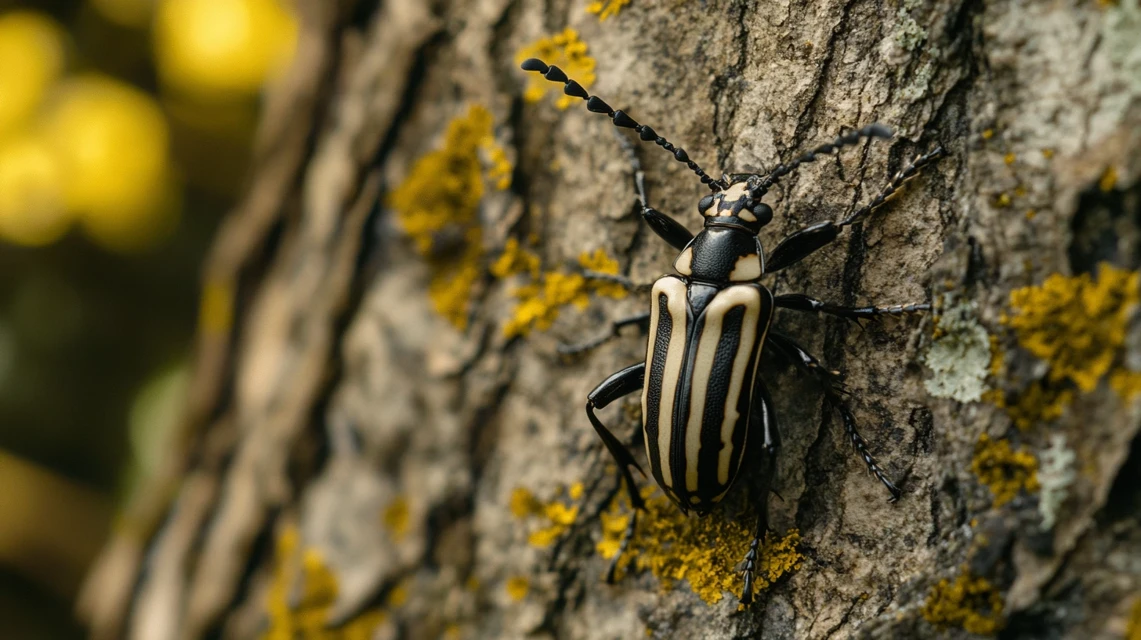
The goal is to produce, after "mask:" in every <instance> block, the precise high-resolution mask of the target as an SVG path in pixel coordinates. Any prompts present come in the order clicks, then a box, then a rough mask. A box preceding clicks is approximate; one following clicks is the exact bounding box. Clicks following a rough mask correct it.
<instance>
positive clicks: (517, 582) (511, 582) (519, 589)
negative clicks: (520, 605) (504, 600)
mask: <svg viewBox="0 0 1141 640" xmlns="http://www.w3.org/2000/svg"><path fill="white" fill-rule="evenodd" d="M503 588H504V590H505V591H507V597H509V598H511V600H512V601H513V602H522V601H523V598H526V597H527V592H528V591H530V590H531V581H530V580H529V579H527V577H526V576H512V577H510V578H508V579H507V582H506V583H505V584H504V585H503Z"/></svg>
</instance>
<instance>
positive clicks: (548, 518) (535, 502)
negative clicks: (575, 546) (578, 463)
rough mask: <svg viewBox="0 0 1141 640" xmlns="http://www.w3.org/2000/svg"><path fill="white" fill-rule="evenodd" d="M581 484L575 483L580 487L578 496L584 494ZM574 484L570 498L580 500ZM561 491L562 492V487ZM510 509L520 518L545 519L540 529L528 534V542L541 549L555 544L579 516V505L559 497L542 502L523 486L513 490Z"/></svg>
mask: <svg viewBox="0 0 1141 640" xmlns="http://www.w3.org/2000/svg"><path fill="white" fill-rule="evenodd" d="M581 485H582V483H575V485H574V486H578V487H580V489H579V491H578V492H577V494H578V497H581V496H582V491H581ZM574 486H572V487H571V492H570V493H571V495H570V498H571V499H572V500H578V497H575V493H576V492H575V491H574ZM559 493H562V490H561V489H560V491H559ZM510 509H511V513H512V515H514V516H515V517H516V518H518V519H523V518H528V517H533V518H540V519H541V520H542V521H543V522H542V525H541V527H540V528H539V529H536V530H534V531H532V532H531V534H530V535H528V536H527V543H528V544H530V545H531V546H533V547H538V548H540V549H542V548H545V547H549V546H551V545H552V544H554V543H555V541H557V540H558V539H559V538H560V537H561V536H562V535H563V534H564V533H566V532H567V530H568V529H570V526H571V525H572V524H574V521H575V518H577V517H578V506H577V505H568V504H566V503H564V502H562V501H560V500H558V499H555V500H552V501H550V502H542V501H540V500H539V499H537V498H536V497H535V496H534V495H533V494H532V493H531V492H530V491H529V490H528V489H525V488H523V487H518V488H516V489H515V490H514V491H512V492H511V502H510Z"/></svg>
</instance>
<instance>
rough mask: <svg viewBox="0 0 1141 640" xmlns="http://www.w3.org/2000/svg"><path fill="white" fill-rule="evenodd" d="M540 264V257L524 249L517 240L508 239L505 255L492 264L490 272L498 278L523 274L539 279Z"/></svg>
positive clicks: (504, 249) (504, 248)
mask: <svg viewBox="0 0 1141 640" xmlns="http://www.w3.org/2000/svg"><path fill="white" fill-rule="evenodd" d="M539 264H540V261H539V256H538V255H536V254H534V253H532V252H531V251H528V250H527V249H526V248H524V247H523V245H522V243H520V242H519V240H518V239H517V238H508V240H507V244H506V246H504V247H503V253H501V254H500V255H499V257H498V258H496V259H495V262H493V263H491V267H490V269H489V271H491V275H493V276H495V277H496V278H509V277H511V276H513V275H517V274H521V273H526V274H530V276H531V277H532V278H538V277H539Z"/></svg>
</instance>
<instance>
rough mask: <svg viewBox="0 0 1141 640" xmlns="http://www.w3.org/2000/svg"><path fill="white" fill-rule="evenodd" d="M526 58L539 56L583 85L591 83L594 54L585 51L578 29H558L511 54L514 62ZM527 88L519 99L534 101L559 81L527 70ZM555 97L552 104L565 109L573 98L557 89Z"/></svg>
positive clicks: (556, 86) (587, 86)
mask: <svg viewBox="0 0 1141 640" xmlns="http://www.w3.org/2000/svg"><path fill="white" fill-rule="evenodd" d="M527 58H539V59H541V60H543V61H544V62H546V63H547V64H552V65H555V66H557V67H559V68H560V69H562V70H563V71H565V72H566V74H567V75H568V76H570V77H571V78H574V79H575V80H576V81H577V82H578V83H579V84H580V85H582V86H583V88H586V89H589V88H590V86H591V85H592V84H594V65H595V60H594V58H592V57H590V56H589V55H587V53H586V43H585V42H583V41H581V40H579V39H578V32H577V31H575V30H574V29H570V28H568V29H566V30H564V31H563V32H562V33H559V34H556V35H553V36H551V37H549V38H541V39H539V40H537V41H535V42H533V43H531V44H529V45H527V46H525V47H523V48H522V49H520V50H519V53H517V54H516V55H515V62H516V63H520V62H523V61H524V60H526V59H527ZM528 76H529V77H528V80H527V89H526V91H525V92H524V93H523V99H524V100H526V101H527V102H538V101H539V100H542V99H543V96H545V95H547V92H548V91H556V90H558V89H559V85H557V84H555V83H553V82H550V81H548V80H546V79H544V78H543V77H542V76H540V75H539V74H537V73H536V74H528ZM558 96H559V98H558V100H556V101H555V104H556V105H557V106H558V107H559V108H560V109H566V108H567V107H569V106H571V104H572V103H573V102H574V101H575V100H577V99H578V98H575V97H573V96H568V95H564V94H563V92H562V91H558Z"/></svg>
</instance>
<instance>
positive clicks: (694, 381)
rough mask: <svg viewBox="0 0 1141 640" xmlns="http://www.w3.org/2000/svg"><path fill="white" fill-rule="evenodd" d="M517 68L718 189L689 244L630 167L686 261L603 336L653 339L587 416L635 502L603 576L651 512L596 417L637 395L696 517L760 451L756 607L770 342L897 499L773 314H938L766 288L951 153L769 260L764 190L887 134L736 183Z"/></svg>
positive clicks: (834, 393)
mask: <svg viewBox="0 0 1141 640" xmlns="http://www.w3.org/2000/svg"><path fill="white" fill-rule="evenodd" d="M521 66H522V68H523V69H524V70H525V71H531V72H535V73H539V74H541V75H542V76H543V77H544V78H546V79H547V80H550V81H552V82H557V83H562V84H563V92H564V93H565V94H566V95H568V96H574V97H578V98H581V99H583V100H585V101H586V107H587V109H588V110H590V111H591V112H594V113H601V114H605V115H607V116H608V117H609V118H610V119H611V121H612V122H613V124H614V125H616V126H618V127H621V128H625V129H632V130H633V131H634V132H636V133H637V134H638V137H639V138H640V139H641V140H643V141H645V142H653V143H655V144H657V145H658V146H660V147H662V148H663V149H665V150H666V151H668V152H670V153H671V154H672V155H673V157H674V159H675V160H677V161H678V162H682V163H684V164H685V165H686V166H687V167H688V168H689V169H690V170H691V171H692V172H694V173H695V174H696V175H697V176H698V178H700V180H701V182H702V183H703V184H705V185H707V186H708V187H709V188H710V190H711V192H712V193H710V194H709V195H706V196H705V197H703V198H702V199H701V200H700V202H698V205H697V210H698V212H699V213H700V214H701V215H702V216H703V218H704V228H703V229H702V230H701V232H699V233H698V234H697V235H696V236H695V235H693V234H692V233H690V232H689V230H688V229H686V228H685V227H684V226H683V225H682V224H680V223H679V222H677V221H676V220H675V219H674V218H672V217H670V216H668V215H666V214H664V213H661V212H659V211H657V210H655V209H654V208H652V207H650V206H649V204H648V202H647V199H646V192H645V186H644V182H643V179H642V175H641V172H640V171H636V177H635V183H636V186H637V190H638V196H639V200H640V204H641V214H642V218H643V220H645V222H646V223H647V224H648V225H649V227H650V228H651V229H652V230H653V231H654V233H656V234H657V235H658V236H659V237H661V238H662V239H663V240H665V241H666V242H667V243H669V244H670V245H671V246H672V247H674V248H675V249H676V250H678V251H679V252H680V254H679V255H678V257H677V259H676V260H675V261H674V263H673V268H674V271H675V273H672V274H666V275H663V276H662V277H660V278H659V279H658V280H656V281H655V282H654V284H653V286H652V289H651V293H650V310H649V312H648V313H643V314H639V315H637V316H633V317H631V318H626V319H622V320H618V321H616V322H614V323H613V325H612V330H611V334H610V336H608V337H613V336H616V335H617V333H618V330H619V329H620V328H621V327H623V326H628V325H633V324H637V325H640V326H642V327H643V328H644V329H645V330H647V332H648V340H647V346H646V358H645V360H644V361H643V362H639V363H636V364H633V365H631V366H629V367H626V368H625V369H622V370H621V371H619V372H617V373H615V374H613V375H611V376H610V377H608V378H607V379H606V380H604V381H603V382H602V383H601V384H599V385H598V386H597V387H595V389H594V390H593V391H591V392H590V393H589V394H588V395H587V401H586V415H587V418H588V419H589V420H590V423H591V425H592V426H593V427H594V430H595V431H596V432H597V433H598V436H599V437H600V438H601V439H602V442H603V443H604V444H605V446H606V448H607V449H608V450H609V452H610V454H611V455H612V456H613V457H614V460H615V461H616V462H617V463H618V469H619V474H620V477H621V480H624V481H625V484H626V488H627V492H628V495H629V497H630V502H631V504H632V506H633V507H634V514H633V517H631V519H630V523H629V526H628V527H627V528H626V531H625V534H624V536H623V539H622V543H621V545H620V547H619V552H618V554H617V555H616V556H615V558H614V560H613V562H612V563H611V566H610V570H609V571H608V574H607V580H608V581H613V579H614V572H615V568H616V566H617V562H618V559H619V558H620V557H621V555H622V553H623V552H624V551H625V549H626V546H627V544H628V543H629V541H630V538H631V536H632V535H633V532H634V527H635V524H636V521H637V514H638V512H639V511H643V510H644V509H645V504H644V502H643V500H642V498H641V495H640V494H639V492H638V490H637V486H636V484H635V482H634V476H633V474H632V473H631V471H630V469H631V468H635V469H637V470H638V471H639V472H642V474H643V475H645V472H644V471H642V468H641V466H640V465H639V464H638V463H637V462H636V461H635V460H634V457H633V455H632V454H631V453H630V451H629V450H627V449H626V447H625V446H624V445H623V444H622V442H621V441H620V440H619V439H618V438H617V437H616V436H615V435H614V434H613V433H612V432H611V431H610V430H609V429H608V428H607V427H606V426H605V425H604V424H603V423H602V422H601V421H600V420H599V418H598V416H597V415H596V413H595V411H596V410H599V409H602V408H604V407H606V406H607V405H609V404H611V403H612V402H614V401H615V400H618V399H619V398H622V397H624V396H627V395H629V394H632V393H635V392H638V391H641V394H642V434H643V437H644V440H645V445H646V458H647V460H648V464H649V467H650V473H651V475H652V476H653V478H654V480H655V481H656V482H657V484H658V486H659V487H660V488H661V489H662V491H663V492H664V493H665V495H667V496H668V497H669V499H670V500H671V501H672V502H673V503H674V504H675V505H677V507H678V508H680V509H681V511H682V512H683V513H685V514H687V515H688V513H689V512H690V511H692V512H694V513H695V514H696V515H698V516H702V515H706V514H708V513H709V512H710V511H711V510H712V509H713V508H714V507H715V506H716V505H717V504H718V503H719V502H720V501H721V500H722V499H723V498H724V497H725V495H726V494H727V493H728V492H729V490H730V489H731V488H732V487H733V485H734V482H735V480H736V478H737V476H738V474H739V472H740V471H741V469H742V467H743V466H744V465H745V462H744V460H745V459H746V454H749V453H755V454H756V456H757V457H758V458H759V460H758V461H757V462H758V464H759V472H760V474H761V481H762V483H763V486H764V487H765V488H764V490H763V491H762V495H761V497H760V499H759V501H758V504H757V508H758V511H759V513H758V516H757V527H756V532H755V535H754V537H753V539H752V542H751V543H750V545H749V549H748V551H747V553H746V555H745V559H744V561H743V562H742V563H741V564H740V565H739V569H740V572H741V574H742V577H743V581H744V584H743V589H742V593H741V596H740V602H741V603H742V604H749V603H751V602H752V600H753V582H754V579H755V577H754V573H755V571H756V569H757V557H758V547H759V545H760V542H761V539H762V536H763V535H764V533H765V531H766V530H767V496H768V493H769V487H770V485H771V482H772V478H773V473H774V470H775V466H776V461H777V456H778V453H779V451H780V440H781V439H780V431H779V428H778V426H777V419H776V412H775V410H774V407H773V401H772V397H771V395H770V393H769V390H768V388H767V386H766V385H765V383H764V381H763V380H762V379H761V377H760V376H759V375H758V373H757V371H758V365H759V363H760V362H761V358H762V356H763V355H767V353H768V349H767V347H772V349H773V350H775V351H777V352H779V353H780V354H781V355H783V356H784V357H785V359H787V360H791V362H792V363H793V364H794V365H795V366H796V367H798V368H799V369H801V370H803V371H805V372H807V373H809V374H810V375H811V376H813V377H814V378H816V380H817V381H818V382H820V383H821V386H822V388H823V390H824V394H825V397H826V399H827V400H828V402H829V404H830V405H831V406H832V407H833V408H835V409H836V410H837V412H838V413H839V415H840V418H841V421H842V422H843V424H844V429H845V432H846V434H847V436H848V438H849V440H850V441H851V443H852V446H853V447H854V448H855V450H856V452H857V453H858V454H859V455H860V457H861V458H862V459H863V461H864V463H865V465H866V466H867V468H868V470H869V471H870V472H871V474H872V475H874V476H875V477H876V479H878V480H879V481H880V482H881V483H882V484H883V485H884V487H885V488H886V489H887V490H888V492H889V493H890V494H891V499H890V502H895V501H896V500H898V499H899V497H900V495H901V492H900V490H899V488H898V487H896V485H895V484H894V483H893V482H892V481H891V480H890V479H889V478H888V477H887V476H886V475H885V474H884V473H883V471H882V470H881V469H880V466H879V464H878V463H877V462H876V460H875V458H874V457H873V456H872V454H871V453H870V452H869V451H868V447H867V443H866V442H865V440H864V438H863V437H862V436H861V435H860V433H859V432H858V431H857V429H856V420H855V418H854V417H853V415H852V413H851V411H850V410H849V409H848V407H847V406H846V405H845V404H844V402H843V401H842V399H841V395H843V394H845V393H846V389H845V388H844V386H843V382H842V379H841V377H840V374H839V372H838V371H830V370H828V369H825V368H824V367H823V366H822V365H821V364H820V362H819V360H817V359H816V357H814V356H813V355H811V354H810V353H809V352H808V351H806V350H805V349H803V348H802V347H801V346H800V345H798V344H797V343H796V342H795V341H793V340H792V339H791V338H789V337H787V336H785V335H783V334H781V333H779V332H777V331H774V330H773V329H772V323H773V314H774V311H775V310H776V309H778V308H781V309H790V310H793V311H802V312H812V313H826V314H830V315H834V316H838V317H841V318H848V319H851V320H856V321H859V320H861V319H866V318H874V317H877V316H882V315H901V314H906V313H915V312H921V311H927V310H930V308H931V307H930V305H929V304H926V303H919V304H908V305H893V306H886V307H874V306H873V307H859V308H855V307H844V306H838V305H833V304H829V303H826V302H822V301H820V300H817V299H815V298H812V297H810V296H808V295H805V294H799V293H793V294H783V295H775V294H774V293H773V292H772V291H771V290H770V289H769V288H767V287H766V286H765V285H763V284H761V283H760V279H761V278H762V276H764V275H766V274H771V273H773V272H776V271H779V270H780V269H784V268H786V267H789V266H790V265H793V264H795V263H797V262H799V261H800V260H802V259H804V258H805V257H807V256H808V255H810V254H811V253H813V252H815V251H816V250H818V249H821V248H823V247H825V246H827V245H828V244H829V243H831V242H832V241H833V240H835V239H836V238H837V237H838V236H839V235H840V232H841V231H842V230H843V229H844V228H845V227H848V226H850V225H853V224H855V223H857V222H859V221H861V220H863V219H864V218H865V217H866V216H867V215H868V214H870V213H871V212H872V211H874V210H875V209H877V208H879V207H880V206H881V205H883V204H884V203H885V202H886V201H887V199H888V198H889V197H891V195H892V194H894V193H895V192H896V191H897V190H898V189H899V188H900V187H901V186H902V185H903V183H904V182H905V181H907V180H908V179H910V178H912V177H914V176H915V175H916V174H918V173H919V172H920V171H921V170H922V169H923V168H924V167H926V166H927V165H929V164H931V163H933V162H935V161H936V160H938V159H939V158H940V157H942V156H943V155H944V151H943V149H942V147H939V146H936V148H935V149H934V150H932V151H930V152H928V153H926V154H923V155H920V156H919V157H917V158H915V159H914V160H913V161H912V162H911V163H910V164H908V165H907V166H906V167H904V168H903V169H902V170H900V171H899V172H897V173H896V174H895V175H894V176H893V177H892V178H891V180H890V181H889V182H888V184H887V185H886V186H885V187H884V189H883V190H882V191H881V192H880V193H879V194H877V195H876V196H875V197H874V198H872V200H871V201H870V202H869V203H868V204H866V205H865V206H863V207H861V208H859V209H857V210H856V211H855V212H853V213H852V214H850V215H848V216H846V217H844V218H843V219H840V220H838V221H827V222H820V223H817V224H813V225H811V226H808V227H806V228H803V229H801V230H799V231H796V232H794V233H792V234H791V235H789V236H788V237H786V238H785V239H783V240H782V241H781V242H780V243H778V244H777V246H776V248H775V249H773V251H772V252H771V253H767V254H766V252H765V251H764V248H763V247H762V245H761V240H760V236H759V234H760V232H761V230H762V229H763V228H764V227H765V225H767V224H768V223H769V222H771V221H772V218H773V210H772V208H771V207H770V206H769V205H767V204H765V203H764V202H762V198H763V197H764V196H765V194H766V193H767V192H768V190H769V188H771V187H772V186H773V185H774V184H775V183H776V182H777V181H778V180H779V179H780V178H782V177H784V176H786V175H788V174H790V173H792V172H793V171H795V170H796V169H797V168H799V167H800V166H801V165H802V164H805V163H809V162H813V161H815V160H816V159H817V158H818V157H820V156H823V155H828V154H833V153H836V152H837V151H839V150H840V149H841V148H843V147H846V146H852V145H855V144H857V143H859V142H860V141H862V140H865V139H871V138H890V137H891V136H892V132H891V130H890V129H888V128H887V127H885V126H883V125H879V124H872V125H869V126H867V127H864V128H862V129H859V130H857V131H851V132H848V133H844V134H842V135H840V136H839V137H838V138H837V139H836V140H834V141H832V142H831V143H828V144H824V145H821V146H819V147H817V148H815V149H813V150H811V151H809V152H807V153H805V154H804V155H802V156H800V157H798V158H796V159H795V160H793V161H791V162H789V163H787V164H779V165H777V166H776V167H775V168H774V169H773V170H772V171H769V172H768V173H767V174H764V175H761V174H753V173H744V174H729V175H725V176H723V177H722V178H721V179H713V178H711V177H710V176H709V175H707V174H706V173H705V171H704V170H703V169H702V168H701V167H700V166H699V165H698V164H697V163H696V162H694V161H693V160H691V159H690V158H689V155H688V154H687V153H686V152H685V150H684V149H681V148H680V147H675V146H674V145H673V144H672V143H670V142H669V141H668V140H666V139H665V138H663V137H662V136H660V135H658V133H657V132H656V131H654V130H653V129H652V128H651V127H649V126H646V125H644V124H639V123H638V122H637V121H635V120H634V119H633V118H632V117H630V116H629V115H628V114H627V113H626V112H624V111H620V110H615V109H612V108H611V107H610V105H608V104H606V102H604V101H603V100H602V99H601V98H599V97H597V96H593V95H590V94H589V93H588V92H587V91H586V89H584V88H583V87H582V85H580V84H579V83H578V82H575V81H574V80H572V79H570V78H569V77H567V75H566V73H565V72H564V71H563V70H562V69H560V68H559V67H557V66H554V65H548V64H547V63H545V62H543V61H542V60H539V59H537V58H529V59H527V60H525V61H523V63H522V65H521ZM601 342H602V340H596V341H594V342H592V343H589V344H587V345H585V346H583V347H578V348H575V347H572V348H570V349H567V350H566V351H567V352H572V353H573V352H577V351H582V350H585V349H586V348H592V347H594V346H597V345H598V344H601Z"/></svg>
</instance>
